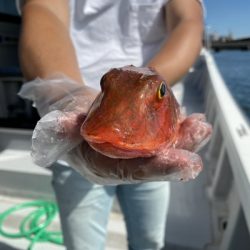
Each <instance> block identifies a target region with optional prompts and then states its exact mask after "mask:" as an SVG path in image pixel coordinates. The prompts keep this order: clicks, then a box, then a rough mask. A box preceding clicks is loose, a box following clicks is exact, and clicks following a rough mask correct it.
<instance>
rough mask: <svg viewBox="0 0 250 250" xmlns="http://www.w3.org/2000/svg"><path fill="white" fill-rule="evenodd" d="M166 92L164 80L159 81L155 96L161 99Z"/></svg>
mask: <svg viewBox="0 0 250 250" xmlns="http://www.w3.org/2000/svg"><path fill="white" fill-rule="evenodd" d="M166 93H167V86H166V83H165V82H161V84H160V86H159V88H158V91H157V96H158V98H159V99H162V98H163V97H164V96H165V95H166Z"/></svg>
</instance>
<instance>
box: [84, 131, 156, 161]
mask: <svg viewBox="0 0 250 250" xmlns="http://www.w3.org/2000/svg"><path fill="white" fill-rule="evenodd" d="M84 139H85V140H86V141H87V143H88V144H89V145H90V146H91V147H92V148H93V149H94V150H95V151H97V152H99V153H101V154H104V155H106V156H108V157H111V158H123V159H130V158H137V157H151V156H154V155H155V154H156V152H157V151H158V149H152V148H146V147H141V145H139V144H130V143H121V142H120V143H116V144H114V143H112V142H110V141H104V140H102V139H100V138H98V137H97V136H89V135H88V136H84ZM110 152H112V153H110Z"/></svg>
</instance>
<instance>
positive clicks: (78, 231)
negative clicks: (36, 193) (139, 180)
mask: <svg viewBox="0 0 250 250" xmlns="http://www.w3.org/2000/svg"><path fill="white" fill-rule="evenodd" d="M52 171H53V180H52V185H53V187H54V190H55V194H56V198H57V201H58V205H59V210H60V218H61V224H62V230H63V235H64V242H65V246H66V247H67V249H68V250H90V249H91V250H92V249H93V250H103V249H105V240H106V233H107V230H106V229H107V223H108V217H109V213H110V211H111V207H112V203H113V199H114V197H115V195H117V197H118V200H119V203H120V206H121V209H122V212H123V214H124V219H125V223H126V228H127V235H128V246H129V249H131V250H146V249H147V250H151V249H154V250H156V249H160V248H162V247H163V245H164V234H165V222H166V215H167V208H168V200H169V184H168V183H167V182H148V183H143V184H133V185H131V184H130V185H117V186H102V185H97V184H93V183H90V182H89V181H87V180H86V179H84V178H83V177H82V176H80V175H79V174H78V173H77V172H76V171H74V170H73V169H72V168H69V167H64V166H62V165H59V164H55V165H54V166H53V167H52Z"/></svg>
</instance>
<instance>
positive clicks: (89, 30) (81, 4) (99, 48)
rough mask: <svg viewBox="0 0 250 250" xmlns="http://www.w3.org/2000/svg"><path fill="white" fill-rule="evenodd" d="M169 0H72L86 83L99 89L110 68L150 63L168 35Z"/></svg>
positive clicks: (76, 44)
mask: <svg viewBox="0 0 250 250" xmlns="http://www.w3.org/2000/svg"><path fill="white" fill-rule="evenodd" d="M168 1H169V0H105V1H104V0H69V4H70V16H71V27H70V32H71V38H72V41H73V44H74V47H75V50H76V54H77V59H78V63H79V67H80V70H81V73H82V75H83V78H84V80H85V83H86V84H87V85H89V86H91V87H94V88H97V89H99V88H100V85H99V82H100V79H101V76H102V75H103V74H104V73H105V72H106V71H107V70H109V69H110V68H113V67H120V66H124V65H128V64H133V65H135V66H143V65H146V64H147V62H148V61H149V60H150V59H151V58H152V57H153V56H154V55H155V53H156V52H157V51H158V50H159V48H160V47H161V45H162V43H163V42H164V40H165V39H166V37H167V32H166V24H165V20H166V19H165V14H166V13H165V8H164V6H165V5H166V3H167V2H168ZM198 1H200V2H201V3H202V0H198ZM21 4H22V0H17V7H18V10H19V12H20V5H21Z"/></svg>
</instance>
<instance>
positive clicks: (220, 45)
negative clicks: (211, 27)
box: [210, 37, 250, 52]
mask: <svg viewBox="0 0 250 250" xmlns="http://www.w3.org/2000/svg"><path fill="white" fill-rule="evenodd" d="M210 46H211V48H212V49H213V50H214V51H217V52H218V51H221V50H250V37H248V38H242V39H232V40H218V41H217V40H214V41H211V44H210Z"/></svg>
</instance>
